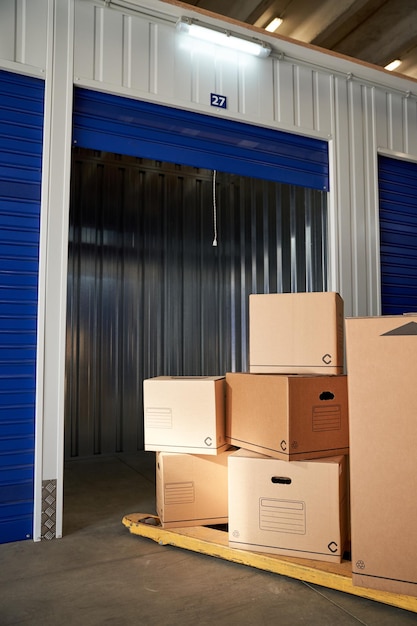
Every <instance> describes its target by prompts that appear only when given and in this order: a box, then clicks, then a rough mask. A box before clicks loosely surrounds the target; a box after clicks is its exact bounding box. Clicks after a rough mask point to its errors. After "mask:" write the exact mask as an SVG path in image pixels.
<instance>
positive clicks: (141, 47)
mask: <svg viewBox="0 0 417 626" xmlns="http://www.w3.org/2000/svg"><path fill="white" fill-rule="evenodd" d="M124 17H125V24H124V33H125V46H124V50H123V85H124V86H125V87H128V88H129V89H134V90H139V91H149V85H150V82H149V77H150V74H149V64H148V63H144V62H143V59H147V58H148V57H149V49H150V24H149V23H147V22H145V21H143V20H138V19H135V18H133V17H132V16H131V15H125V16H124Z"/></svg>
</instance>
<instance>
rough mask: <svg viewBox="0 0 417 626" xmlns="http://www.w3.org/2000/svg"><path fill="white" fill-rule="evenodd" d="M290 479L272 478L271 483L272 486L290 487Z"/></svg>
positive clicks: (286, 477) (284, 477)
mask: <svg viewBox="0 0 417 626" xmlns="http://www.w3.org/2000/svg"><path fill="white" fill-rule="evenodd" d="M291 482H292V481H291V478H289V477H288V476H272V478H271V483H274V485H277V484H278V485H291Z"/></svg>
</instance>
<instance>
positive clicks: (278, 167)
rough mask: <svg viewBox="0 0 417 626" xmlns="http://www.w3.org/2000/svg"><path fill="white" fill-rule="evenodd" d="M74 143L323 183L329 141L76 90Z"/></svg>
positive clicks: (277, 179) (234, 171) (322, 185)
mask: <svg viewBox="0 0 417 626" xmlns="http://www.w3.org/2000/svg"><path fill="white" fill-rule="evenodd" d="M73 140H74V144H76V145H77V146H79V147H81V148H91V149H94V150H103V151H107V152H113V153H116V154H125V155H131V156H139V157H143V158H147V159H156V160H161V161H170V162H172V163H179V164H181V165H191V166H194V167H200V168H207V169H216V170H218V171H222V172H228V173H231V174H239V175H241V176H251V177H253V178H263V179H264V180H273V181H275V182H280V183H288V184H290V185H300V186H302V187H306V188H309V189H319V190H322V191H323V190H328V189H329V167H328V145H327V142H325V141H322V140H319V139H315V138H311V137H305V136H302V135H294V134H291V133H285V132H282V131H277V130H273V129H268V128H262V127H259V126H252V125H250V124H244V123H241V122H234V121H230V120H226V119H223V118H221V117H214V116H209V115H203V114H199V113H193V112H190V111H183V110H180V109H174V108H172V107H167V106H162V105H156V104H153V103H149V102H143V101H139V100H132V99H130V98H124V97H121V96H114V95H111V94H103V93H99V92H95V91H90V90H87V89H82V88H77V89H75V98H74V129H73Z"/></svg>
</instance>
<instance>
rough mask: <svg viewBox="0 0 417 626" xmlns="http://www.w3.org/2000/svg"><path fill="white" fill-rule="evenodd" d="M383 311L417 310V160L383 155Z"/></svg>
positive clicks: (386, 312) (380, 167)
mask: <svg viewBox="0 0 417 626" xmlns="http://www.w3.org/2000/svg"><path fill="white" fill-rule="evenodd" d="M379 217H380V250H381V253H380V254H381V304H382V314H383V315H402V314H403V313H407V312H415V311H417V163H414V162H410V161H403V160H400V159H392V158H389V157H386V156H380V157H379Z"/></svg>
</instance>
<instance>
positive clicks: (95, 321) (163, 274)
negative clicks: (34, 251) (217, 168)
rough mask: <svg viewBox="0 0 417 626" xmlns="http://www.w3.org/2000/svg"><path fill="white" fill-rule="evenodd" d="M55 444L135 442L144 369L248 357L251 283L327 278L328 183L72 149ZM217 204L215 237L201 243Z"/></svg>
mask: <svg viewBox="0 0 417 626" xmlns="http://www.w3.org/2000/svg"><path fill="white" fill-rule="evenodd" d="M72 171H73V176H72V194H71V211H70V215H71V217H70V247H69V277H68V329H67V391H66V456H67V458H70V457H76V456H86V455H92V454H101V453H108V452H122V451H123V452H127V451H136V450H137V449H142V448H143V413H142V382H143V379H144V378H148V377H151V376H156V375H161V374H169V375H199V374H224V373H225V372H226V371H244V370H246V368H247V362H248V296H249V294H250V293H257V292H259V293H265V292H266V293H267V292H269V291H271V292H282V291H306V290H316V291H321V290H325V289H326V276H327V266H326V255H325V250H326V227H325V224H326V219H327V216H326V197H327V194H325V193H324V192H319V191H314V190H304V189H303V188H301V187H294V186H290V185H284V184H279V183H273V182H270V181H263V180H260V179H250V178H245V177H241V176H236V175H232V174H226V173H220V172H219V173H217V174H216V195H215V197H216V214H215V212H214V210H213V172H212V171H210V170H201V169H197V168H192V167H185V166H180V165H175V164H168V163H163V162H159V161H149V160H142V159H137V158H133V157H121V156H117V155H112V154H107V153H100V152H92V151H87V150H79V149H76V150H74V157H73V170H72ZM215 217H217V233H218V245H217V246H213V245H212V243H213V238H214V228H215Z"/></svg>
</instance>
